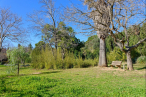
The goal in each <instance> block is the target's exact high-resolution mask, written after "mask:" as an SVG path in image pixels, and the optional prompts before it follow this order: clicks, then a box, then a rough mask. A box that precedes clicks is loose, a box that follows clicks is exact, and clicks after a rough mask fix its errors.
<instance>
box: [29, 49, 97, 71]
mask: <svg viewBox="0 0 146 97" xmlns="http://www.w3.org/2000/svg"><path fill="white" fill-rule="evenodd" d="M53 54H54V55H53ZM55 55H56V58H55ZM31 60H32V61H31V62H32V67H34V68H38V69H42V68H46V69H67V68H80V67H89V66H96V65H97V63H98V60H97V59H85V60H83V59H82V57H81V56H80V54H79V55H78V58H75V56H74V54H73V53H70V52H65V58H64V59H62V53H61V52H60V51H59V49H58V50H57V52H56V51H54V53H52V51H51V49H49V47H46V48H45V49H42V50H39V49H34V50H33V51H32V54H31Z"/></svg>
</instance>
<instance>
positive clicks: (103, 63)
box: [98, 38, 107, 67]
mask: <svg viewBox="0 0 146 97" xmlns="http://www.w3.org/2000/svg"><path fill="white" fill-rule="evenodd" d="M98 66H99V67H107V59H106V50H105V38H100V51H99V64H98Z"/></svg>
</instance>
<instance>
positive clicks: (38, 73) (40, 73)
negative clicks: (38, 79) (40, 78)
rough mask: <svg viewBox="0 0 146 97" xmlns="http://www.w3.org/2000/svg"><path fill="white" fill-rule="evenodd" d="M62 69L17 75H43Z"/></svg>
mask: <svg viewBox="0 0 146 97" xmlns="http://www.w3.org/2000/svg"><path fill="white" fill-rule="evenodd" d="M59 72H62V71H52V72H36V73H32V74H20V75H19V76H27V75H43V74H52V73H59Z"/></svg>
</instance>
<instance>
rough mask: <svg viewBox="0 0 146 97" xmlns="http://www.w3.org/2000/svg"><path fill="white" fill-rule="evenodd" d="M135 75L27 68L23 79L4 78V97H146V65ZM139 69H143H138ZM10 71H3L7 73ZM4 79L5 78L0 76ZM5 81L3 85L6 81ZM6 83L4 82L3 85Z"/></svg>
mask: <svg viewBox="0 0 146 97" xmlns="http://www.w3.org/2000/svg"><path fill="white" fill-rule="evenodd" d="M134 66H137V67H136V68H137V69H136V70H134V71H123V70H122V69H118V68H111V67H108V68H99V67H90V68H72V69H66V70H47V69H33V68H31V67H23V68H21V69H20V76H7V77H6V78H3V79H2V78H1V79H2V80H4V81H3V86H2V85H0V87H6V88H1V90H0V96H2V97H3V96H4V97H52V96H53V97H97V96H98V97H145V70H144V69H140V70H138V68H143V67H145V65H138V64H136V65H134ZM138 66H139V67H138ZM5 69H6V67H3V66H2V67H0V70H3V71H5ZM0 75H5V74H4V73H2V72H0ZM2 80H1V81H2ZM1 83H2V82H1Z"/></svg>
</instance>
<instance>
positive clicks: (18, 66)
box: [17, 63, 19, 75]
mask: <svg viewBox="0 0 146 97" xmlns="http://www.w3.org/2000/svg"><path fill="white" fill-rule="evenodd" d="M17 70H18V71H17V74H18V75H19V63H18V69H17Z"/></svg>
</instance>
